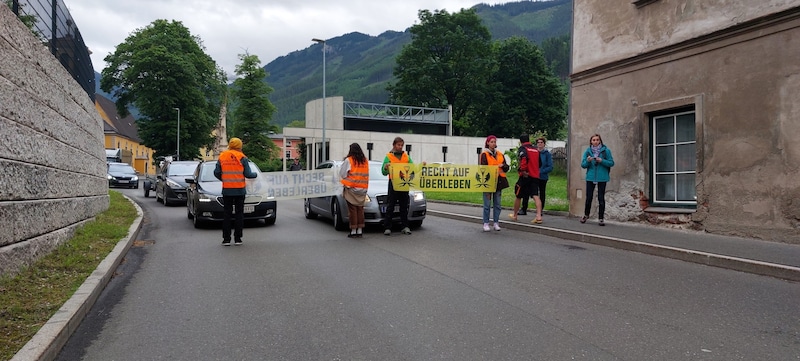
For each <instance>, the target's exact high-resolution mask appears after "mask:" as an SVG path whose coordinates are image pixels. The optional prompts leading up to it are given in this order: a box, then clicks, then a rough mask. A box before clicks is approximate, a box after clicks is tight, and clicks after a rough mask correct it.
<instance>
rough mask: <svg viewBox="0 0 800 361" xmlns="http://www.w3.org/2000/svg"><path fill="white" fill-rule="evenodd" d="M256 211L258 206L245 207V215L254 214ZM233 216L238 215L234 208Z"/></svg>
mask: <svg viewBox="0 0 800 361" xmlns="http://www.w3.org/2000/svg"><path fill="white" fill-rule="evenodd" d="M255 211H256V206H244V213H253V212H255ZM233 214H236V207H234V208H233Z"/></svg>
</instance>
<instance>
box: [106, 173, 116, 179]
mask: <svg viewBox="0 0 800 361" xmlns="http://www.w3.org/2000/svg"><path fill="white" fill-rule="evenodd" d="M106 179H108V180H112V179H114V177H112V176H111V174H106Z"/></svg>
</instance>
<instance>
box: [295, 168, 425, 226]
mask: <svg viewBox="0 0 800 361" xmlns="http://www.w3.org/2000/svg"><path fill="white" fill-rule="evenodd" d="M341 164H342V161H327V162H323V163H321V164H320V165H319V166H317V169H324V168H335V169H336V172H337V174H338V170H339V166H340V165H341ZM381 166H382V163H381V162H378V161H370V162H369V188H368V189H367V202H366V203H365V204H364V223H366V224H367V225H379V224H381V223H382V221H383V217H384V212H382V210H383V209H384V208H385V207H384V204H385V203H386V201H387V200H388V195H387V189H388V187H389V177H387V176H385V175H383V174H381ZM408 197H409V200H408V202H409V203H408V223H409V227H411V228H419V227H420V226H422V221H423V220H425V213H426V211H427V209H428V203H427V201H426V200H425V194H424V193H423V192H421V191H410V192H409V193H408ZM304 203H305V205H304V208H305V216H306V218H308V219H314V218H317V216H321V217H324V218H328V219H332V220H333V226H334V228H336V229H337V230H340V231H344V230H347V229H349V228H350V224H349V217H348V214H347V202H346V201H345V200H344V197H343V196H342V195H341V194H337V195H336V196H328V197H317V198H306V199H305V202H304ZM399 207H400V206H399V205H395V215H394V218H393V219H392V223H400V215H399V213H398V211H399Z"/></svg>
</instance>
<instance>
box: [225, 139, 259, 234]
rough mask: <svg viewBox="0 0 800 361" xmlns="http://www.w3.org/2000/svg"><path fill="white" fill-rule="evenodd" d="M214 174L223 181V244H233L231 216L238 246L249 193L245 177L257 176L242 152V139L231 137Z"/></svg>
mask: <svg viewBox="0 0 800 361" xmlns="http://www.w3.org/2000/svg"><path fill="white" fill-rule="evenodd" d="M214 176H215V177H217V179H219V180H221V181H222V207H223V208H224V209H225V215H224V216H223V218H222V245H223V246H230V245H231V218H232V217H235V218H236V219H235V220H234V231H233V239H234V241H233V242H234V244H236V245H237V246H239V245H241V244H242V233H243V231H242V229H243V228H244V198H245V196H246V195H247V183H245V178H255V177H257V176H258V174H257V173H256V172H253V171H252V170H251V169H250V161H249V160H248V159H247V156H245V155H244V153H242V140H241V139H239V138H231V140H230V141H229V142H228V150H226V151H224V152H222V153H221V154H220V155H219V159H218V160H217V165H216V167H214Z"/></svg>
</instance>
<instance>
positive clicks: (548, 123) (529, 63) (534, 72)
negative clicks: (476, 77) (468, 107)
mask: <svg viewBox="0 0 800 361" xmlns="http://www.w3.org/2000/svg"><path fill="white" fill-rule="evenodd" d="M494 56H495V61H496V66H495V67H494V68H493V69H492V75H491V77H490V80H489V89H490V91H488V92H487V96H486V97H485V98H484V100H483V102H482V106H480V107H476V108H475V113H474V114H473V116H472V117H473V118H474V119H475V121H474V123H473V126H474V127H475V128H473V129H471V130H472V131H473V132H474V133H475V134H494V135H497V136H499V137H518V136H519V135H520V134H534V133H536V132H543V133H545V134H548V135H549V136H550V137H555V136H558V135H559V134H560V133H561V131H562V130H563V128H564V125H565V124H566V122H565V121H566V110H567V102H566V99H567V97H566V94H565V91H564V88H563V87H562V85H561V83H560V81H559V79H558V77H556V76H555V75H553V72H552V71H551V70H550V67H549V66H548V65H547V62H546V61H545V59H544V56H543V55H542V51H541V50H540V49H539V48H538V47H537V46H536V45H535V44H533V43H531V42H530V41H528V40H527V39H525V38H521V37H511V38H509V39H506V40H504V41H501V42H498V43H496V44H495V47H494Z"/></svg>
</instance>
